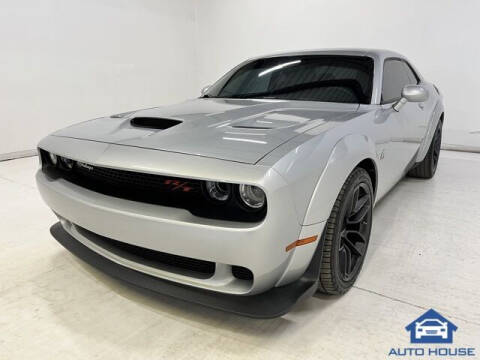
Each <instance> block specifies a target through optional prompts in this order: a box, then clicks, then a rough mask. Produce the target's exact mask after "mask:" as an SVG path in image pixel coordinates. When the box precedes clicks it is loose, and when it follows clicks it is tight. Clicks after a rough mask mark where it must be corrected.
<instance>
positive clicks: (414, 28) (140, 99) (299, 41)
mask: <svg viewBox="0 0 480 360" xmlns="http://www.w3.org/2000/svg"><path fill="white" fill-rule="evenodd" d="M479 13H480V1H478V0H462V1H455V0H422V1H418V0H402V1H388V0H364V1H357V0H335V1H331V0H242V1H236V0H135V1H134V0H0V52H1V53H0V55H1V56H0V154H5V153H12V152H18V151H23V150H29V149H33V148H35V145H36V143H37V142H38V140H39V139H40V138H41V137H43V136H44V135H46V134H48V133H49V132H51V131H53V130H55V129H57V128H61V127H64V126H67V125H69V124H71V123H74V122H78V121H81V120H86V119H90V118H94V117H97V116H104V115H109V114H112V113H116V112H122V111H126V110H130V109H137V108H142V107H150V106H154V105H162V104H168V103H172V102H178V101H181V100H183V99H185V98H190V97H194V96H197V95H198V94H199V89H200V88H201V87H202V86H203V85H206V84H209V83H212V82H213V81H215V80H216V79H217V78H218V77H220V76H221V75H222V74H223V73H225V72H226V71H227V70H228V69H230V68H231V67H233V66H234V65H236V64H237V63H239V62H240V61H242V60H244V59H246V58H248V57H252V56H256V55H261V54H265V53H270V52H276V51H284V50H294V49H312V48H324V47H372V48H388V49H392V50H396V51H399V52H401V53H403V54H405V55H406V56H407V57H409V58H410V59H411V60H412V62H414V63H415V65H416V66H417V67H418V68H419V69H420V71H421V72H422V74H423V75H424V76H425V77H426V78H427V79H429V80H432V81H434V83H435V84H436V85H437V86H438V87H439V88H440V90H441V91H442V92H443V94H444V96H445V101H446V109H447V112H446V123H445V130H446V131H445V142H446V143H450V144H457V145H461V146H469V147H474V146H476V147H478V149H480V120H479V119H478V116H477V112H478V111H477V110H476V108H477V103H478V102H479V99H480V90H479V89H480V71H478V68H479V65H478V64H480V41H478V39H477V37H478V34H479V33H480V23H479V22H478V21H477V20H478V19H477V17H478V14H479ZM474 106H475V107H474ZM3 157H5V156H3ZM1 158H2V155H0V159H1Z"/></svg>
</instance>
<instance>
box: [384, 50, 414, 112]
mask: <svg viewBox="0 0 480 360" xmlns="http://www.w3.org/2000/svg"><path fill="white" fill-rule="evenodd" d="M413 84H418V77H417V75H416V74H415V73H414V72H413V71H412V69H411V68H410V66H409V65H408V64H407V63H406V62H405V61H403V60H399V59H387V60H385V63H384V64H383V81H382V104H387V103H391V102H394V101H397V100H399V99H400V98H401V97H402V90H403V88H404V87H405V85H413Z"/></svg>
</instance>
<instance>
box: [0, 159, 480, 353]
mask: <svg viewBox="0 0 480 360" xmlns="http://www.w3.org/2000/svg"><path fill="white" fill-rule="evenodd" d="M37 162H38V160H37V158H26V159H20V160H13V161H7V162H1V163H0V199H1V207H0V359H37V360H38V359H44V358H45V359H97V358H99V359H179V358H180V359H243V358H248V359H262V360H264V359H280V358H286V359H302V360H305V359H310V358H315V359H363V358H364V359H386V358H388V352H389V351H390V349H391V348H392V347H394V348H398V347H410V346H411V345H410V344H409V338H408V335H407V332H406V331H405V329H404V327H405V326H406V325H407V324H409V323H410V322H411V321H413V320H414V319H415V318H416V317H418V316H419V315H421V314H422V313H423V312H424V311H425V310H426V309H430V308H434V309H435V310H437V311H439V312H440V313H441V314H442V315H444V316H445V317H447V318H448V319H450V320H451V321H452V322H454V323H455V324H456V325H457V326H458V330H457V332H456V333H455V336H454V340H455V342H454V345H455V346H457V347H460V346H461V347H466V346H470V347H476V354H479V353H480V154H469V153H459V152H447V151H442V155H441V161H440V164H439V169H438V172H437V175H436V177H435V178H434V179H433V180H430V181H421V180H414V179H405V180H404V181H402V182H401V183H400V184H399V185H398V186H397V187H396V188H395V189H394V190H393V191H392V192H391V193H390V194H389V195H387V197H386V198H385V199H383V200H382V201H381V202H380V203H379V204H378V206H377V208H376V209H375V213H374V227H373V233H372V238H371V242H370V248H369V253H368V256H367V259H366V263H365V266H364V268H363V272H362V274H361V276H360V278H359V280H358V282H357V284H356V286H355V288H353V289H352V290H351V291H350V292H348V293H347V294H346V295H344V296H343V297H325V296H315V297H313V298H311V299H308V300H306V301H304V302H303V303H300V304H298V305H297V306H296V307H295V309H294V310H293V311H292V312H291V313H289V314H288V315H286V316H284V317H282V318H278V319H273V320H252V319H248V318H242V317H238V316H235V315H232V314H227V313H223V312H220V311H215V310H211V309H208V308H204V307H201V306H197V305H192V304H189V303H185V302H181V301H177V300H174V299H170V298H166V297H163V296H152V295H147V294H145V293H144V292H141V291H138V290H136V289H134V288H132V287H130V286H127V285H125V284H123V283H120V282H118V281H116V280H112V279H111V278H109V277H107V276H105V275H103V274H102V273H100V272H98V271H96V270H94V269H93V268H91V267H90V266H87V265H85V264H84V263H82V262H81V261H79V260H77V259H76V258H75V257H73V256H72V255H70V253H69V252H67V251H66V250H64V249H63V248H62V247H61V246H60V245H59V244H58V243H57V242H56V241H55V240H54V239H53V238H52V237H51V236H50V234H49V231H48V229H49V227H50V225H52V224H53V223H54V222H55V221H56V220H55V217H54V216H53V214H52V213H51V212H50V211H49V209H48V208H47V207H46V206H45V205H44V204H43V202H42V201H41V199H40V196H39V195H38V193H37V191H36V189H35V183H34V179H33V177H34V172H35V171H36V169H37Z"/></svg>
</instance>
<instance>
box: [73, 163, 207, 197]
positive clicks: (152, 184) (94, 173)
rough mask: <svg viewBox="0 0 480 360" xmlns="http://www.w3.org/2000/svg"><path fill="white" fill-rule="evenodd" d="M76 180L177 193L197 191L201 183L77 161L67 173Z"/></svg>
mask: <svg viewBox="0 0 480 360" xmlns="http://www.w3.org/2000/svg"><path fill="white" fill-rule="evenodd" d="M68 176H69V177H70V178H73V177H75V178H76V179H77V180H78V181H87V182H88V181H90V182H94V184H95V186H98V185H99V184H104V185H106V186H113V187H115V188H121V189H135V190H137V191H155V192H158V191H161V192H169V193H173V192H177V193H188V192H190V193H194V192H196V193H199V192H200V191H201V183H200V181H197V180H191V179H182V178H176V177H167V176H162V175H155V174H147V173H140V172H133V171H126V170H117V169H110V168H104V167H99V166H91V165H88V164H84V163H81V162H78V163H77V164H76V166H75V167H74V168H73V169H72V171H71V173H70V174H68Z"/></svg>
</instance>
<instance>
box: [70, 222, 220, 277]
mask: <svg viewBox="0 0 480 360" xmlns="http://www.w3.org/2000/svg"><path fill="white" fill-rule="evenodd" d="M77 230H78V231H79V232H80V233H81V234H82V235H83V236H85V237H86V238H88V239H89V240H90V241H92V242H94V243H95V244H96V245H98V246H100V247H102V248H103V249H105V250H107V251H109V252H111V253H114V254H117V255H118V256H121V257H123V258H126V259H129V260H131V261H135V262H137V263H141V264H143V265H147V266H150V267H154V268H157V269H162V270H165V271H169V272H173V273H177V274H181V275H186V276H191V277H195V278H199V279H208V278H210V277H211V276H213V274H214V273H215V263H214V262H211V261H204V260H199V259H193V258H189V257H185V256H179V255H173V254H168V253H164V252H160V251H155V250H151V249H147V248H144V247H140V246H136V245H132V244H127V243H124V242H121V241H117V240H113V239H110V238H107V237H105V236H101V235H98V234H95V233H93V232H91V231H89V230H87V229H84V228H82V227H79V226H77Z"/></svg>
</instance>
